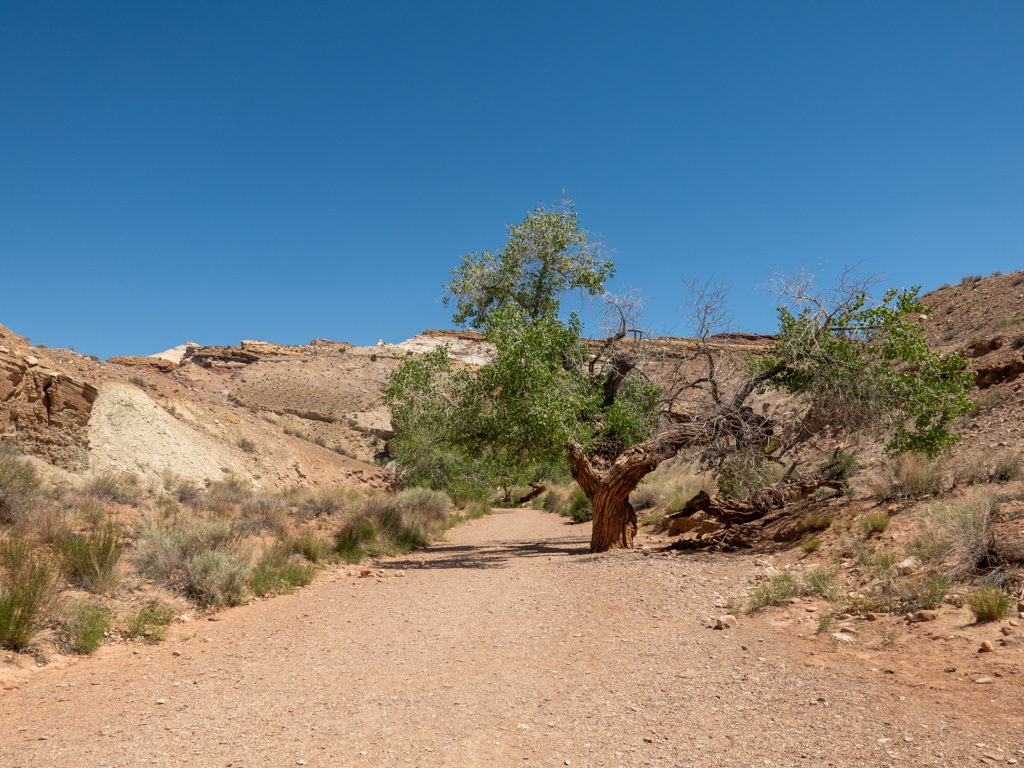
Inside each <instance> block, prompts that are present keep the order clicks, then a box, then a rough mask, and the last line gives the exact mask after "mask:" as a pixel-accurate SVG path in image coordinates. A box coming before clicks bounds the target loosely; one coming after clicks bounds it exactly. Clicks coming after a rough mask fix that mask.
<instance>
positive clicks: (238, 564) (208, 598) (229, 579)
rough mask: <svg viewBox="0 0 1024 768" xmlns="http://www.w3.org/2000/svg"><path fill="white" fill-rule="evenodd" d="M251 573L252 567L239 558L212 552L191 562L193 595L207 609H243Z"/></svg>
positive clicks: (189, 578)
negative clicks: (221, 607) (240, 607)
mask: <svg viewBox="0 0 1024 768" xmlns="http://www.w3.org/2000/svg"><path fill="white" fill-rule="evenodd" d="M249 573H250V569H249V566H248V564H247V563H245V562H243V561H242V560H240V559H239V558H238V557H236V556H235V555H232V554H229V553H227V552H224V551H222V550H219V549H208V550H206V551H205V552H200V553H199V554H198V555H195V556H194V557H193V558H192V559H191V560H190V561H189V564H188V590H189V594H190V595H191V596H192V597H193V598H195V599H196V600H197V601H198V602H200V603H202V604H203V605H210V606H220V605H239V604H240V603H241V602H242V600H243V599H244V597H245V591H246V581H247V579H248V578H249Z"/></svg>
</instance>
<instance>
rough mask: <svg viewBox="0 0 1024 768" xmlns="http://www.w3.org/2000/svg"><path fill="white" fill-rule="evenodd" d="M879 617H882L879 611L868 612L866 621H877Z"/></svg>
mask: <svg viewBox="0 0 1024 768" xmlns="http://www.w3.org/2000/svg"><path fill="white" fill-rule="evenodd" d="M880 618H882V614H880V613H869V614H868V616H867V619H868V621H878V620H879V619H880Z"/></svg>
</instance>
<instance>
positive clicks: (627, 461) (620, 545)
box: [569, 425, 700, 552]
mask: <svg viewBox="0 0 1024 768" xmlns="http://www.w3.org/2000/svg"><path fill="white" fill-rule="evenodd" d="M699 434H700V432H699V431H698V430H695V429H694V428H693V427H692V426H691V425H680V426H677V427H673V428H671V429H669V430H666V431H665V432H662V433H661V434H659V435H656V436H655V437H652V438H651V439H650V440H647V441H646V442H643V443H640V444H638V445H634V446H633V447H632V448H630V449H629V450H628V451H626V452H625V453H623V454H622V455H621V456H619V458H617V459H616V460H615V462H614V463H613V464H612V465H611V466H610V467H609V468H608V469H607V470H606V471H604V472H601V473H598V471H597V470H596V469H594V466H593V465H592V464H591V463H590V459H588V458H587V454H586V453H585V452H584V451H583V447H582V446H580V445H578V444H576V443H571V444H570V445H569V465H570V467H571V468H572V477H573V479H574V480H575V481H576V482H577V483H578V484H579V486H580V488H581V489H583V493H585V494H586V495H587V498H588V499H590V503H591V504H592V505H593V508H594V524H593V525H594V527H593V532H592V533H591V535H590V551H591V552H607V551H608V550H609V549H632V548H633V536H634V535H636V512H634V511H633V506H632V505H631V504H630V503H629V494H630V493H632V491H633V489H634V488H636V487H637V485H638V484H639V483H640V481H641V480H643V479H644V477H645V476H646V475H647V474H649V473H651V472H653V471H654V470H655V469H656V468H657V466H658V465H659V464H661V462H663V461H665V460H666V459H670V458H672V457H673V456H675V455H676V453H678V452H679V450H680V449H681V448H683V447H685V446H689V445H694V444H696V442H697V439H698V436H699Z"/></svg>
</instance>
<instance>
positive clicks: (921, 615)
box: [907, 611, 939, 624]
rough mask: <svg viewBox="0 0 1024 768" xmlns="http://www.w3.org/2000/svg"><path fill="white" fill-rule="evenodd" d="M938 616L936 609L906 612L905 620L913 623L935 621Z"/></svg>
mask: <svg viewBox="0 0 1024 768" xmlns="http://www.w3.org/2000/svg"><path fill="white" fill-rule="evenodd" d="M937 618H939V613H938V611H918V612H917V613H908V614H907V621H909V622H910V623H911V624H915V623H917V622H920V621H935V620H936V619H937Z"/></svg>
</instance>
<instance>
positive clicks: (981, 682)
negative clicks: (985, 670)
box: [974, 677, 995, 685]
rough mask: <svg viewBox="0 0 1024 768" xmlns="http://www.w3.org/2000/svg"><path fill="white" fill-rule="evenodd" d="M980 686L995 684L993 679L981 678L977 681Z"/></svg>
mask: <svg viewBox="0 0 1024 768" xmlns="http://www.w3.org/2000/svg"><path fill="white" fill-rule="evenodd" d="M974 682H975V683H977V684H978V685H991V684H992V683H994V682H995V680H993V679H992V678H991V677H979V678H977V679H976V680H975V681H974Z"/></svg>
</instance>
